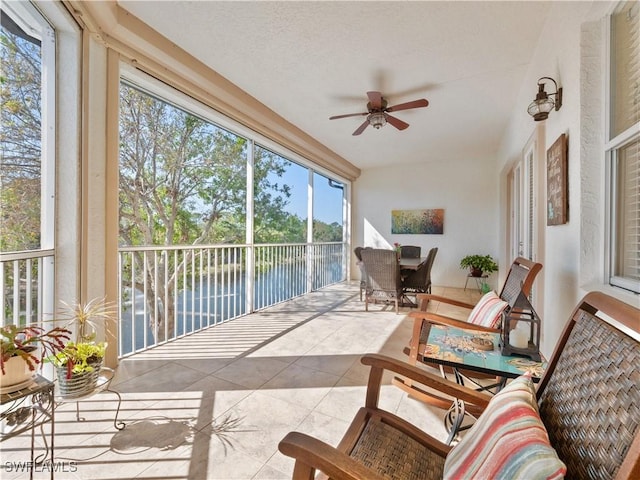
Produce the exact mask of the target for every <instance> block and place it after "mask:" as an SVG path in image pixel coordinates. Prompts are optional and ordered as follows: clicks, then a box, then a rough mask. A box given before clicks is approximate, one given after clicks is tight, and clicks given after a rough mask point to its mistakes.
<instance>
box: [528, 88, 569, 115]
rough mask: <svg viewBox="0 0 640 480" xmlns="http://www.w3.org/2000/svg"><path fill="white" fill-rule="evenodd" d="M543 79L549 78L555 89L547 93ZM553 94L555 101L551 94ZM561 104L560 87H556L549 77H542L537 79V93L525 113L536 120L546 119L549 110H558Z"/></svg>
mask: <svg viewBox="0 0 640 480" xmlns="http://www.w3.org/2000/svg"><path fill="white" fill-rule="evenodd" d="M545 80H551V81H552V82H553V84H554V85H555V87H556V91H555V92H553V93H547V92H545V91H544V84H545ZM554 95H555V97H556V98H555V101H554V100H553V98H551V97H552V96H554ZM561 106H562V87H560V88H558V84H557V83H556V81H555V80H554V79H553V78H551V77H542V78H541V79H540V80H538V94H537V95H536V99H535V100H534V101H533V102H531V105H529V108H527V113H528V114H529V115H531V116H532V117H533V119H534V120H535V121H536V122H539V121H540V120H546V119H547V117H548V116H549V112H550V111H551V110H553V109H554V107H555V110H556V111H558V110H560V107H561Z"/></svg>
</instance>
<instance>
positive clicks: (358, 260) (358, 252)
mask: <svg viewBox="0 0 640 480" xmlns="http://www.w3.org/2000/svg"><path fill="white" fill-rule="evenodd" d="M365 248H371V247H356V248H355V249H354V250H353V253H354V255H355V256H356V265H358V268H359V269H360V301H362V294H363V293H364V291H365V288H366V287H367V273H366V272H365V270H364V263H362V250H364V249H365Z"/></svg>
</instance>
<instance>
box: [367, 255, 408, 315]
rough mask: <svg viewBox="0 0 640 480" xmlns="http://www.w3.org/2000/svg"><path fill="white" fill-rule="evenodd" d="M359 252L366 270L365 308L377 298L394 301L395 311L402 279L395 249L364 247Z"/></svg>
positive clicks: (398, 303) (400, 295) (400, 297)
mask: <svg viewBox="0 0 640 480" xmlns="http://www.w3.org/2000/svg"><path fill="white" fill-rule="evenodd" d="M360 254H361V255H362V263H363V264H364V270H365V272H366V278H367V280H366V287H365V297H364V302H365V310H367V311H368V310H369V302H373V303H376V302H377V301H378V300H381V301H384V302H394V303H395V307H396V313H398V311H399V305H400V302H401V299H402V280H401V278H400V264H399V263H398V255H397V254H396V251H395V250H385V249H381V248H365V249H363V250H362V251H361V252H360Z"/></svg>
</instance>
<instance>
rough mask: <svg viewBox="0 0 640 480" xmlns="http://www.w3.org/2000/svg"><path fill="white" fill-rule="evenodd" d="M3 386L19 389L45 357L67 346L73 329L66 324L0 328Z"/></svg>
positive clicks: (6, 390) (5, 326)
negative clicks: (44, 326)
mask: <svg viewBox="0 0 640 480" xmlns="http://www.w3.org/2000/svg"><path fill="white" fill-rule="evenodd" d="M0 335H1V336H0V370H1V371H2V375H1V376H0V380H1V381H0V388H1V389H2V391H3V392H9V391H14V390H12V389H15V390H19V389H20V388H21V387H22V386H23V385H24V383H25V382H28V381H30V380H31V378H32V377H33V373H34V372H35V370H36V367H37V366H38V365H40V364H42V361H43V359H44V358H46V357H47V356H49V355H54V354H56V353H57V352H59V351H61V350H62V349H64V348H65V342H67V341H68V340H69V339H70V338H71V337H70V335H71V332H70V331H69V330H67V329H66V328H63V327H54V328H52V329H49V330H47V329H45V328H43V327H41V326H38V325H23V326H18V325H13V324H9V325H4V326H3V327H1V328H0Z"/></svg>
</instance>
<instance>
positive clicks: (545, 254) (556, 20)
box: [352, 2, 639, 356]
mask: <svg viewBox="0 0 640 480" xmlns="http://www.w3.org/2000/svg"><path fill="white" fill-rule="evenodd" d="M615 4H616V2H553V4H552V6H551V9H550V13H549V16H548V19H547V22H546V24H545V27H544V30H543V32H542V35H541V36H540V40H539V42H538V45H537V47H536V50H535V52H534V55H533V57H532V61H531V63H530V65H529V68H528V71H527V74H526V78H525V80H524V81H523V84H522V87H521V89H520V93H519V95H518V98H517V100H516V102H515V103H514V106H513V113H512V117H511V120H510V122H509V125H508V127H507V128H506V130H505V132H504V136H503V140H502V142H501V144H500V145H499V146H497V148H498V154H497V158H496V159H467V160H462V161H459V160H456V159H441V158H434V159H429V158H428V156H427V158H425V160H424V161H425V163H424V165H422V166H419V167H414V166H412V167H406V166H393V165H390V166H389V167H388V168H382V169H373V170H366V171H364V172H363V173H362V175H361V177H360V178H358V180H357V181H356V182H355V184H354V189H353V191H354V196H353V218H354V219H355V220H354V221H355V224H354V226H353V246H354V247H355V246H358V245H364V246H379V247H384V248H386V247H389V246H391V245H392V244H393V243H394V242H399V243H401V244H414V245H420V246H421V247H422V248H423V251H425V250H427V249H428V248H430V247H432V246H437V247H439V249H440V250H439V252H438V257H437V258H436V261H435V264H434V267H433V272H432V279H433V282H434V284H435V285H442V286H458V287H461V286H463V285H464V280H465V272H464V271H462V270H460V269H459V267H458V263H459V261H460V258H461V257H462V256H463V255H466V254H468V253H489V254H492V255H494V256H496V257H498V259H499V263H500V264H501V271H500V274H499V276H496V275H494V276H493V278H492V279H491V280H492V282H491V283H492V286H493V287H494V288H498V287H499V286H500V284H501V282H502V281H503V279H504V276H505V274H506V269H507V268H508V264H509V260H508V259H507V258H506V257H507V256H508V252H509V249H508V245H507V238H508V236H507V226H508V209H507V205H508V198H509V197H508V191H507V188H508V187H507V179H506V176H507V173H508V172H509V170H510V169H511V167H512V166H513V165H514V164H515V163H516V162H517V161H519V160H520V159H521V157H522V154H523V149H524V148H525V145H526V144H527V142H528V141H529V140H530V139H532V138H533V139H535V140H536V141H537V146H538V148H539V149H540V152H541V155H540V157H539V158H540V160H541V164H539V165H537V167H536V171H537V172H538V174H539V177H538V182H540V183H539V187H538V188H537V189H536V191H537V192H538V195H537V196H536V197H537V198H536V201H537V205H536V209H537V213H536V216H537V218H538V219H540V222H539V226H538V228H539V233H538V234H537V235H536V238H537V240H538V242H539V244H538V248H537V256H536V260H537V261H540V262H542V264H543V269H542V272H541V273H540V275H539V277H538V279H537V280H536V284H537V285H540V286H541V288H542V289H543V291H541V292H539V294H538V295H537V297H536V299H535V301H536V302H538V303H539V304H538V305H536V308H537V309H539V311H540V312H541V313H542V315H541V316H542V344H541V350H542V352H543V353H544V354H545V355H547V356H550V355H551V353H552V352H553V349H554V348H555V345H556V343H557V341H558V338H559V337H560V335H561V333H562V330H563V328H564V326H565V324H566V321H567V319H568V318H569V315H570V313H571V311H572V310H573V308H574V307H575V305H576V304H577V302H578V301H579V300H580V298H582V297H583V296H584V295H585V294H586V293H587V292H588V291H591V290H600V291H604V292H606V293H608V294H611V295H613V296H616V297H617V298H620V299H621V300H623V301H626V302H627V303H631V304H633V305H636V306H638V304H639V299H638V297H637V296H636V295H631V294H629V293H626V292H624V291H622V290H620V289H614V288H612V287H610V286H609V285H608V284H607V282H606V281H605V278H604V265H605V258H604V255H605V214H604V208H605V198H604V195H605V161H604V147H603V145H604V117H603V114H604V111H605V108H606V106H605V102H604V95H603V94H604V84H605V71H606V65H605V39H606V34H605V31H606V25H605V21H604V19H605V17H606V15H607V14H608V13H609V12H610V11H611V10H612V8H613V7H614V6H615ZM545 76H547V77H553V78H554V79H555V80H556V81H557V82H558V84H559V85H560V86H562V87H563V93H564V95H563V105H562V108H561V109H560V110H559V111H557V112H555V111H554V112H552V113H551V114H550V116H549V118H548V120H546V121H544V122H542V123H536V122H534V121H533V119H532V118H531V117H530V116H529V115H528V114H527V112H526V109H527V106H528V105H529V103H531V101H532V100H533V98H534V97H535V94H536V91H537V81H538V79H539V78H540V77H545ZM562 133H565V134H566V135H567V137H568V183H569V194H568V195H569V215H568V218H569V220H568V222H567V223H566V224H564V225H558V226H546V177H545V175H544V173H545V172H546V151H547V149H548V148H549V147H550V146H551V145H552V144H553V143H554V142H555V141H556V139H557V138H558V137H559V136H560V135H561V134H562ZM426 155H428V154H426ZM390 163H392V162H390ZM422 208H444V209H445V227H444V228H445V233H444V235H392V234H391V210H393V209H422ZM352 272H354V273H353V274H352V276H353V277H354V278H355V277H356V276H357V275H358V273H357V269H353V270H352Z"/></svg>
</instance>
